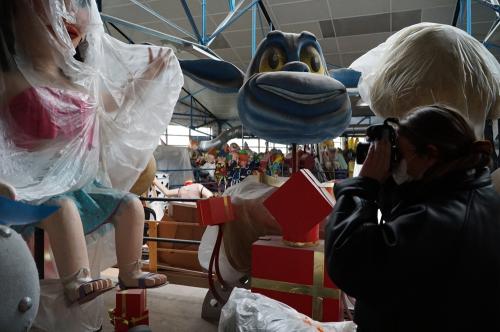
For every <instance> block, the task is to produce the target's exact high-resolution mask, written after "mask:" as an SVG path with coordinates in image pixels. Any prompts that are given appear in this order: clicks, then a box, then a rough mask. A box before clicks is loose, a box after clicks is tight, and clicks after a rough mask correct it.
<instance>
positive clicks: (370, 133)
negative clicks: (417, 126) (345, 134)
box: [356, 118, 399, 168]
mask: <svg viewBox="0 0 500 332" xmlns="http://www.w3.org/2000/svg"><path fill="white" fill-rule="evenodd" d="M389 122H393V123H398V120H397V119H395V118H387V119H386V120H385V121H384V123H383V124H376V125H372V126H369V127H368V128H367V129H366V136H367V140H368V142H369V143H358V146H357V147H356V163H358V164H362V163H364V162H365V159H366V155H367V154H368V149H369V148H370V144H371V143H372V142H375V141H378V140H381V139H382V138H387V140H388V141H389V142H390V144H391V162H390V167H391V168H392V166H393V165H395V164H397V163H398V162H399V150H398V147H397V142H396V130H395V129H394V127H393V126H392V125H390V124H389Z"/></svg>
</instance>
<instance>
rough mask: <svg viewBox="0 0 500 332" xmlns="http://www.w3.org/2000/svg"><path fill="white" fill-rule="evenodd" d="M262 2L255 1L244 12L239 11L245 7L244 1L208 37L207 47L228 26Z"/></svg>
mask: <svg viewBox="0 0 500 332" xmlns="http://www.w3.org/2000/svg"><path fill="white" fill-rule="evenodd" d="M259 1H260V0H253V1H252V2H251V3H250V4H248V5H247V6H246V7H244V8H243V9H242V10H240V11H238V10H239V8H240V7H242V6H243V4H244V3H245V1H244V0H242V1H241V2H240V3H238V5H237V6H236V8H235V10H234V11H233V12H231V13H229V14H228V15H227V16H226V18H225V19H224V20H223V21H222V22H221V23H220V24H219V26H218V27H217V28H216V29H215V31H214V32H213V33H212V34H211V35H210V37H208V41H207V43H206V45H207V46H209V45H210V44H211V43H212V42H213V40H214V39H215V38H216V37H217V36H218V35H219V34H220V33H221V32H222V31H224V30H225V29H226V28H227V27H228V26H230V25H231V24H233V23H234V21H236V20H237V19H238V18H240V17H241V15H243V14H245V12H246V11H247V10H249V9H250V8H252V6H253V5H255V4H256V3H258V2H259Z"/></svg>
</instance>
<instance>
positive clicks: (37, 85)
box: [0, 0, 183, 202]
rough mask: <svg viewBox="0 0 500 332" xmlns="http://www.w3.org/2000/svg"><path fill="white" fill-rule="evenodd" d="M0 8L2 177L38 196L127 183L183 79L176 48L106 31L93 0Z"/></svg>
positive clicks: (25, 194) (25, 2) (37, 1)
mask: <svg viewBox="0 0 500 332" xmlns="http://www.w3.org/2000/svg"><path fill="white" fill-rule="evenodd" d="M0 18H1V24H0V133H1V135H0V179H4V180H6V181H7V182H9V183H11V184H12V185H13V186H14V187H15V188H16V190H17V194H18V198H19V199H21V200H25V201H36V202H43V201H45V200H47V199H48V198H50V197H53V196H55V195H58V194H62V193H65V192H68V191H72V190H76V189H80V188H82V187H83V186H84V185H85V184H88V183H89V182H92V181H93V180H95V179H97V180H99V182H101V183H102V184H104V185H106V186H112V187H114V188H117V189H121V190H128V189H130V188H131V186H132V185H133V183H134V182H135V180H136V179H137V177H138V176H139V174H140V173H141V171H142V170H143V169H144V167H145V166H146V164H147V163H148V161H149V159H150V157H151V155H152V153H153V151H154V149H155V148H156V146H157V144H158V138H159V136H160V135H161V134H162V133H163V132H164V130H165V128H166V127H167V125H168V123H169V121H170V118H171V116H172V113H173V108H174V106H175V103H176V101H177V98H178V95H179V92H180V89H181V87H182V85H183V77H182V73H181V70H180V66H179V63H178V61H177V59H176V57H175V55H174V53H173V51H172V50H171V49H169V48H165V47H156V46H146V45H128V44H124V43H122V42H120V41H118V40H116V39H114V38H112V37H111V36H109V35H107V34H105V33H104V28H103V24H102V21H101V19H100V16H99V13H98V10H97V6H96V3H95V1H91V0H51V1H42V0H5V1H2V2H1V4H0Z"/></svg>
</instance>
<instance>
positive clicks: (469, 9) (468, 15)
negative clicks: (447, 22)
mask: <svg viewBox="0 0 500 332" xmlns="http://www.w3.org/2000/svg"><path fill="white" fill-rule="evenodd" d="M466 2H467V9H466V12H465V18H466V22H467V33H468V34H469V35H471V34H472V0H466Z"/></svg>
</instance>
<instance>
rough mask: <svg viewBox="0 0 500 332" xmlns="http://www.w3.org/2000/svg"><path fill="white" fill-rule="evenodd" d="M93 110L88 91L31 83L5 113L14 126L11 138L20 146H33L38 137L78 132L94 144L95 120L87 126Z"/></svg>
mask: <svg viewBox="0 0 500 332" xmlns="http://www.w3.org/2000/svg"><path fill="white" fill-rule="evenodd" d="M93 112H94V106H93V105H92V104H91V103H90V97H89V96H88V95H86V94H83V93H80V92H76V91H70V90H62V89H56V88H48V87H30V88H28V89H26V90H24V91H23V92H21V93H20V94H18V95H17V96H15V97H14V98H12V99H11V101H10V102H9V104H8V106H7V109H6V110H4V114H5V113H6V114H5V115H6V117H7V118H8V121H9V122H8V123H9V125H10V127H13V128H11V129H12V131H11V132H12V134H11V138H12V140H13V141H14V143H15V144H16V146H18V147H20V148H26V149H31V148H33V147H34V146H36V144H37V141H40V140H47V139H49V140H50V139H55V138H66V139H72V138H75V137H77V136H78V135H82V138H83V137H88V140H89V148H90V147H91V146H92V138H93V136H94V135H93V131H94V124H91V128H89V129H88V130H86V131H87V132H86V133H84V129H85V127H87V122H88V121H93V120H91V119H89V118H90V116H92V114H93Z"/></svg>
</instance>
